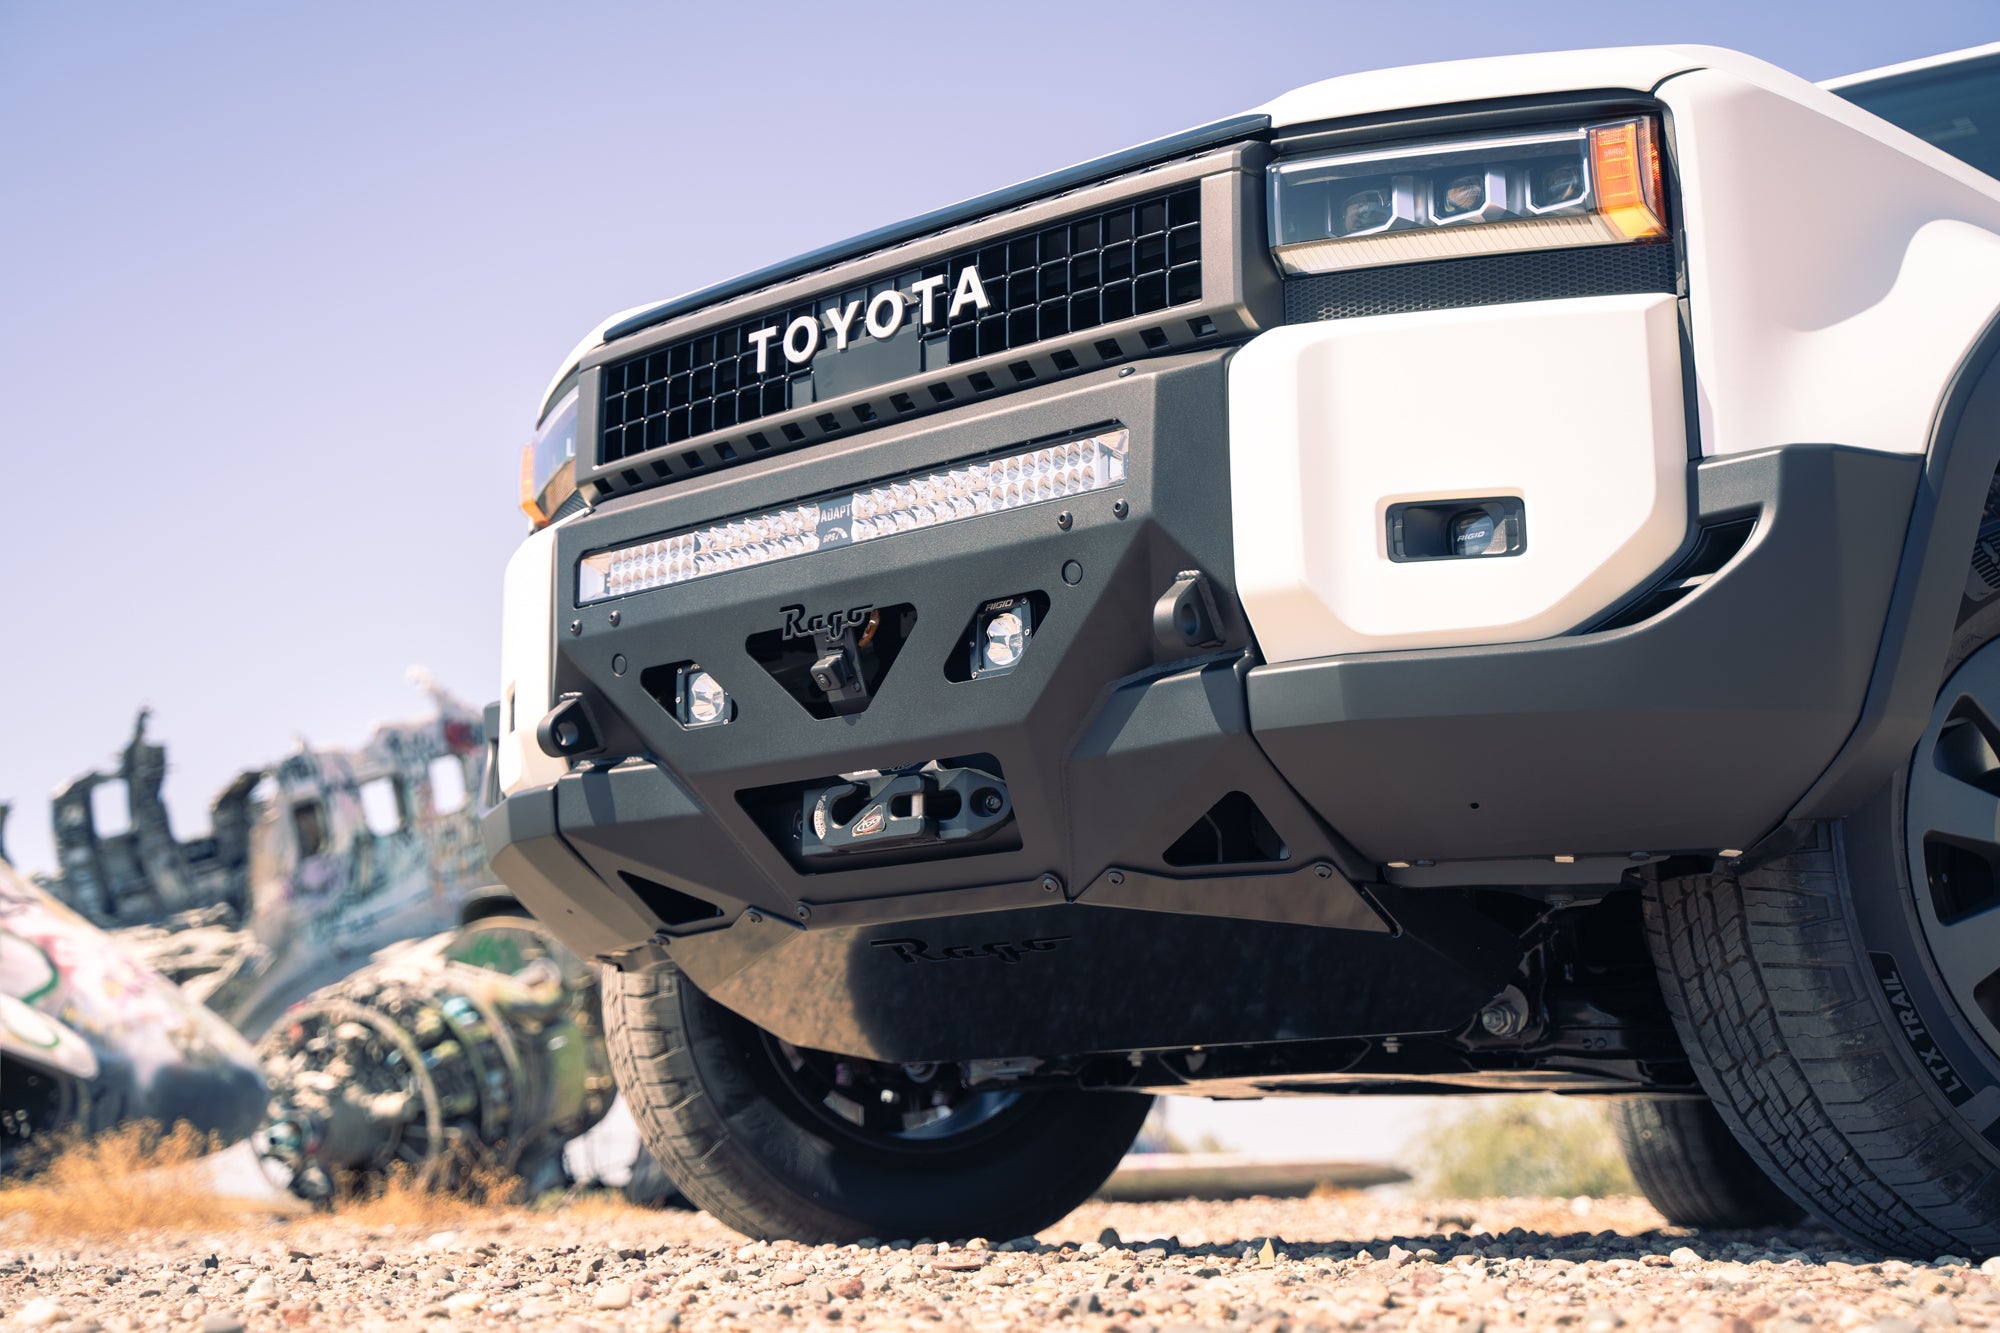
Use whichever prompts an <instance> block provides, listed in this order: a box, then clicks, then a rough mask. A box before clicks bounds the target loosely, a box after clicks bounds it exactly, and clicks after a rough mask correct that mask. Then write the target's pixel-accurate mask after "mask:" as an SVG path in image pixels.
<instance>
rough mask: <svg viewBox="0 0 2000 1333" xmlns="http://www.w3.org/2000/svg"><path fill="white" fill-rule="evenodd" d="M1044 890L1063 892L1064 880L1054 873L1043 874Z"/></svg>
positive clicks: (1046, 891)
mask: <svg viewBox="0 0 2000 1333" xmlns="http://www.w3.org/2000/svg"><path fill="white" fill-rule="evenodd" d="M1042 892H1043V893H1061V892H1062V881H1061V880H1060V879H1058V878H1056V877H1055V876H1054V875H1043V876H1042Z"/></svg>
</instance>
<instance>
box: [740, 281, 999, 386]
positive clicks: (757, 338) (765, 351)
mask: <svg viewBox="0 0 2000 1333" xmlns="http://www.w3.org/2000/svg"><path fill="white" fill-rule="evenodd" d="M946 283H947V279H946V278H945V276H944V275H943V274H942V273H938V274H933V275H932V276H930V277H928V278H925V279H923V280H922V281H920V282H916V283H913V284H911V287H910V289H909V290H908V291H900V290H899V291H887V292H881V293H878V294H877V295H876V296H874V297H872V298H870V299H869V300H868V302H867V303H866V304H867V308H866V310H865V311H864V310H863V308H862V306H863V303H862V302H860V301H849V302H848V303H847V304H846V305H837V306H829V307H828V308H827V309H825V310H823V311H821V312H820V313H819V314H818V315H817V316H814V315H800V316H799V317H798V318H797V319H794V320H793V321H792V322H791V323H789V324H787V325H785V326H784V327H783V328H782V329H780V328H779V327H778V326H777V325H776V324H768V325H766V326H764V327H763V328H761V329H756V330H753V331H752V332H750V333H748V334H746V335H744V336H745V337H746V339H747V340H748V341H749V343H750V345H751V346H752V347H754V348H756V349H757V373H758V374H760V375H761V374H763V373H765V371H767V370H768V369H770V362H771V344H772V343H773V342H776V343H777V344H778V347H779V350H780V351H782V352H783V354H784V357H785V360H786V361H788V362H790V363H791V364H792V365H795V366H803V365H807V364H808V363H810V362H811V361H812V359H813V357H815V356H816V355H818V354H819V350H820V348H821V347H823V346H825V345H826V343H827V339H828V337H831V339H832V344H833V350H834V351H836V352H844V351H846V350H847V344H848V342H849V341H850V340H852V339H853V338H854V337H856V336H857V335H859V336H862V337H868V338H874V339H878V340H882V341H886V340H888V339H890V338H893V337H895V336H896V334H897V333H898V332H899V331H900V330H901V329H902V327H903V322H904V321H905V320H906V319H908V318H909V314H910V305H911V303H912V302H914V303H915V304H916V307H917V326H918V327H919V328H925V329H927V328H930V327H931V326H932V325H934V324H937V323H938V322H939V319H938V306H939V304H940V303H941V302H944V299H945V298H944V289H945V285H946ZM992 304H993V302H992V301H991V300H990V299H989V298H988V297H987V295H986V284H985V283H983V282H981V281H980V278H979V267H978V266H977V265H976V264H969V265H967V266H966V267H965V268H963V269H960V270H959V274H958V281H957V283H955V284H953V285H952V288H951V297H950V300H949V303H948V304H946V308H945V312H944V318H945V319H953V318H956V317H957V316H958V314H959V313H960V312H961V311H963V310H965V309H967V308H968V307H970V308H971V309H972V310H974V311H981V310H985V309H986V308H987V307H988V306H990V305H992ZM856 319H859V320H860V321H861V325H860V327H859V328H858V329H857V328H856V327H855V320H856ZM781 333H782V334H783V337H780V336H779V335H780V334H781Z"/></svg>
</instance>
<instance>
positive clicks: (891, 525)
mask: <svg viewBox="0 0 2000 1333" xmlns="http://www.w3.org/2000/svg"><path fill="white" fill-rule="evenodd" d="M1131 443H1132V440H1131V433H1130V432H1129V431H1126V430H1122V429H1120V430H1108V431H1104V432H1102V433H1101V434H1097V435H1092V436H1088V437H1086V438H1084V439H1078V440H1070V441H1068V442H1066V443H1063V444H1052V445H1049V446H1047V447H1046V448H1042V449H1030V450H1026V451H1024V452H1022V453H1017V454H1007V455H1005V456H1003V457H1000V458H990V459H983V460H981V461H979V462H976V463H967V464H965V465H964V466H962V467H955V468H952V469H950V470H948V471H944V472H933V473H931V474H929V475H928V476H922V477H909V478H906V479H904V480H902V481H895V482H889V483H888V484H886V485H882V486H873V487H870V488H868V489H867V490H861V491H850V492H846V493H843V494H840V495H834V496H828V497H827V498H825V499H822V500H809V501H807V502H805V503H803V504H797V505H791V506H788V507H787V508H784V509H774V510H772V511H770V512H769V513H764V514H757V515H753V516H751V517H749V518H739V519H735V520H733V521H731V522H728V523H718V524H716V525H715V526H713V527H707V528H700V529H697V530H695V531H693V532H683V533H679V534H676V535H675V536H672V537H659V538H655V539H654V540H652V541H647V542H639V543H636V544H635V545H632V546H619V547H614V548H612V549H611V550H607V551H594V552H592V553H591V554H589V555H586V556H585V557H583V559H582V560H580V561H578V562H577V569H576V583H577V587H576V602H577V605H578V606H588V605H589V604H591V603H592V602H602V601H605V600H608V599H609V598H613V597H624V596H627V595H628V594H631V593H635V592H645V591H647V590H649V589H652V588H670V587H672V586H673V585H675V584H677V583H688V582H691V581H692V580H694V579H700V578H707V577H708V576H709V575H711V574H720V573H723V572H725V571H727V570H731V569H749V568H752V567H753V566H757V565H768V564H771V563H773V562H774V561H778V560H789V559H791V558H792V557H793V556H800V555H810V554H812V553H813V552H814V551H825V550H830V549H832V548H834V547H837V546H851V545H853V544H855V543H856V542H867V541H877V540H880V539H881V538H883V537H889V536H893V535H895V534H896V533H899V532H915V531H918V530H920V529H923V528H934V527H937V526H938V525H939V524H942V523H956V522H958V521H959V520H960V519H966V518H976V517H978V516H979V515H981V514H1000V513H1005V512H1007V511H1008V510H1010V509H1022V508H1025V507H1027V506H1028V505H1035V504H1044V503H1046V502H1048V501H1050V500H1061V499H1066V498H1068V497H1069V496H1072V495H1088V494H1090V493H1091V492H1093V491H1102V490H1108V489H1110V488H1111V487H1113V486H1122V485H1124V484H1125V458H1126V454H1127V453H1128V452H1129V451H1130V449H1131Z"/></svg>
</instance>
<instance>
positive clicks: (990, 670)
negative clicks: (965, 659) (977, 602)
mask: <svg viewBox="0 0 2000 1333" xmlns="http://www.w3.org/2000/svg"><path fill="white" fill-rule="evenodd" d="M972 627H973V628H972V642H971V643H970V644H969V645H968V648H969V650H970V652H971V654H972V677H973V679H975V680H977V679H978V678H980V677H981V676H999V675H1005V674H1006V673H1007V672H1009V671H1012V670H1013V669H1014V668H1015V667H1017V666H1019V665H1020V663H1021V659H1022V658H1023V657H1024V656H1026V655H1027V652H1028V642H1029V640H1031V639H1033V638H1034V637H1035V608H1034V604H1033V603H1032V602H1031V601H1030V600H1029V599H1028V598H1027V597H1003V598H1001V599H1000V600H999V601H997V602H988V603H987V604H986V605H984V606H982V607H980V608H979V614H978V615H976V616H974V617H973V618H972Z"/></svg>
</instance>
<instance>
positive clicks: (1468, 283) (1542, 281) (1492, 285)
mask: <svg viewBox="0 0 2000 1333" xmlns="http://www.w3.org/2000/svg"><path fill="white" fill-rule="evenodd" d="M1674 290H1676V287H1675V273H1674V246H1673V243H1672V242H1671V241H1654V242H1650V243H1646V244H1640V245H1606V246H1590V247H1585V248H1581V249H1574V250H1531V251H1528V252H1526V253H1523V254H1511V255H1480V256H1477V257H1476V258H1471V259H1438V260H1433V261H1432V262H1430V263H1428V264H1396V265H1389V266H1386V267H1383V268H1364V269H1355V270H1352V271H1350V272H1345V273H1315V274H1311V275H1309V276H1306V277H1297V278H1289V279H1287V280H1286V282H1285V322H1286V323H1287V324H1311V323H1314V322H1316V321H1319V320H1322V319H1354V318H1357V317H1360V316H1364V315H1399V314H1404V313H1406V312H1408V311H1412V310H1458V309H1463V308H1465V307H1467V306H1480V305H1502V304H1506V303H1509V302H1515V301H1554V300H1559V299H1562V298H1564V297H1571V296H1623V295H1629V294H1631V293H1635V292H1672V291H1674Z"/></svg>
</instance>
